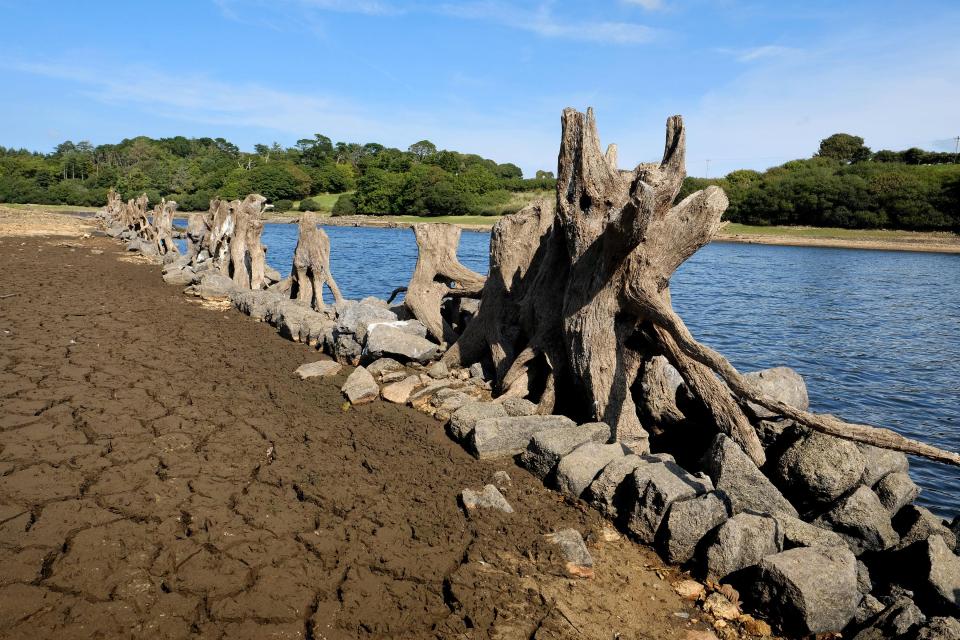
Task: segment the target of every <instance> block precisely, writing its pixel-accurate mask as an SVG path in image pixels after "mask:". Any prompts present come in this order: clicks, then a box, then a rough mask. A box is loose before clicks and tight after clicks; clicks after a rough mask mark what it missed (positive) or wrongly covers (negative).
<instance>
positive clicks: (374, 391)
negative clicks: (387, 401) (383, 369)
mask: <svg viewBox="0 0 960 640" xmlns="http://www.w3.org/2000/svg"><path fill="white" fill-rule="evenodd" d="M340 390H341V391H342V392H343V394H344V395H345V396H347V399H348V400H349V401H350V404H353V405H358V404H364V403H366V402H373V401H374V400H376V399H377V398H378V397H379V396H380V386H379V385H378V384H377V381H376V380H374V379H373V376H372V375H370V372H369V371H367V370H366V369H364V368H363V367H357V368H356V369H354V370H353V373H351V374H350V375H349V376H347V381H346V382H344V383H343V387H341V389H340Z"/></svg>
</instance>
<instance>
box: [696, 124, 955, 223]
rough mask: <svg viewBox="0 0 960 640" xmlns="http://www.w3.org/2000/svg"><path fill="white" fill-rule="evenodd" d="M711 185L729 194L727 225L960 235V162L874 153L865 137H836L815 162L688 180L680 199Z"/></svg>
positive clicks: (913, 153) (922, 154) (924, 154)
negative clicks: (887, 230)
mask: <svg viewBox="0 0 960 640" xmlns="http://www.w3.org/2000/svg"><path fill="white" fill-rule="evenodd" d="M710 184H715V185H718V186H721V187H723V189H724V190H725V191H726V192H727V196H728V197H729V199H730V206H729V208H728V209H727V212H726V213H725V214H724V219H726V220H730V221H732V222H740V223H743V224H752V225H805V226H814V227H844V228H850V229H877V228H886V229H908V230H918V231H948V230H952V231H955V232H958V233H960V164H958V162H957V156H956V155H955V154H952V153H936V152H929V151H923V150H922V149H907V150H906V151H887V150H883V151H877V152H873V151H871V150H870V148H869V147H867V146H865V145H864V143H863V138H860V137H859V136H853V135H849V134H845V133H838V134H834V135H832V136H830V137H829V138H825V139H824V140H822V141H821V142H820V148H819V151H818V152H817V153H816V155H814V157H812V158H808V159H803V160H793V161H791V162H787V163H786V164H783V165H781V166H779V167H774V168H771V169H767V170H766V171H764V172H762V173H761V172H758V171H751V170H739V171H733V172H731V173H729V174H727V175H726V176H725V177H723V178H719V179H713V180H708V179H703V178H687V179H686V181H685V182H684V188H683V190H682V191H681V193H680V196H679V197H680V198H683V197H685V196H686V195H688V194H690V193H692V192H694V191H696V190H698V189H702V188H704V187H705V186H707V185H710Z"/></svg>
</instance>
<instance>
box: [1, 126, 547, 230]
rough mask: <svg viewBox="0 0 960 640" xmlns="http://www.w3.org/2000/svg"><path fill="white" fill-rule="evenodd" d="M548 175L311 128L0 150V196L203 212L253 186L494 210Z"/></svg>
mask: <svg viewBox="0 0 960 640" xmlns="http://www.w3.org/2000/svg"><path fill="white" fill-rule="evenodd" d="M553 185H554V178H553V174H550V173H545V172H538V173H537V176H536V177H535V178H533V179H526V180H525V179H524V178H523V172H522V171H521V170H520V168H519V167H517V166H516V165H514V164H510V163H506V164H497V163H496V162H494V161H493V160H488V159H485V158H481V157H480V156H478V155H473V154H464V153H458V152H456V151H446V150H438V149H437V148H436V146H435V145H434V144H433V143H431V142H430V141H429V140H422V141H420V142H417V143H415V144H412V145H410V147H409V148H408V149H407V150H406V151H401V150H400V149H394V148H389V147H385V146H383V145H380V144H376V143H368V144H357V143H347V142H337V143H336V144H334V143H333V142H332V141H331V140H330V138H328V137H326V136H323V135H320V134H317V135H315V136H314V137H313V138H305V139H302V140H299V141H297V144H296V145H295V146H293V147H289V148H284V147H281V146H280V145H279V144H276V143H274V144H273V145H269V146H268V145H256V147H255V149H254V152H253V153H247V152H243V151H240V150H239V149H238V148H237V147H236V145H234V144H232V143H230V142H228V141H226V140H224V139H223V138H215V139H213V138H192V139H188V138H184V137H180V136H178V137H175V138H161V139H159V140H154V139H151V138H147V137H138V138H133V139H128V140H123V141H122V142H120V143H119V144H104V145H99V146H93V145H91V144H90V143H89V142H78V143H73V142H69V141H68V142H64V143H62V144H60V145H58V146H57V148H56V149H55V150H54V151H53V153H50V154H42V153H36V152H31V151H26V150H22V149H21V150H16V149H5V148H4V147H0V202H12V203H37V204H68V205H85V206H99V205H102V204H104V203H105V202H106V198H107V190H108V189H109V188H110V187H116V188H117V189H118V191H119V192H120V194H121V196H122V197H123V198H124V199H127V198H131V197H134V196H136V195H138V194H140V193H142V192H146V194H147V196H148V197H149V198H150V201H151V202H156V201H158V200H160V198H161V197H165V198H168V199H173V200H176V201H177V202H178V203H179V205H180V209H181V210H205V209H206V208H207V206H208V203H209V201H210V199H211V198H213V197H214V196H219V197H221V198H238V197H243V196H244V195H245V194H247V193H250V192H257V193H261V194H263V195H264V196H266V197H267V198H268V200H269V202H270V203H272V204H273V205H274V207H275V208H276V209H278V210H286V209H290V208H291V207H292V206H293V204H294V202H297V201H299V204H300V208H301V209H307V208H320V207H319V206H317V202H315V201H314V200H312V199H310V196H313V195H318V194H344V195H342V196H341V197H340V198H339V199H337V200H336V205H335V207H334V212H335V213H353V212H354V211H362V212H364V213H381V214H383V213H426V214H436V215H441V214H466V213H478V214H483V213H502V212H504V211H506V210H509V205H510V203H511V201H512V200H513V199H512V193H513V192H517V191H540V190H544V189H552V188H553Z"/></svg>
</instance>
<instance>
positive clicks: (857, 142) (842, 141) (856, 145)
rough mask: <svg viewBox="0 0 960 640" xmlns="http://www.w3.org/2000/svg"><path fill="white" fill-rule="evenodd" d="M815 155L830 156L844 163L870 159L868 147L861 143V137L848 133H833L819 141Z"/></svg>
mask: <svg viewBox="0 0 960 640" xmlns="http://www.w3.org/2000/svg"><path fill="white" fill-rule="evenodd" d="M817 156H819V157H821V158H832V159H834V160H839V161H840V162H844V163H846V164H851V163H853V162H862V161H863V160H868V159H870V148H869V147H867V146H865V145H864V144H863V138H861V137H860V136H852V135H850V134H849V133H835V134H833V135H832V136H830V137H829V138H824V139H823V140H821V141H820V150H819V151H817Z"/></svg>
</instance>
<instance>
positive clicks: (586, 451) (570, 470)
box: [556, 425, 626, 498]
mask: <svg viewBox="0 0 960 640" xmlns="http://www.w3.org/2000/svg"><path fill="white" fill-rule="evenodd" d="M603 426H604V427H606V425H603ZM625 453H626V451H625V450H624V448H623V446H622V445H621V444H619V443H614V444H598V443H596V442H586V443H584V444H581V445H580V446H578V447H577V448H576V449H574V450H573V451H571V452H570V453H568V454H567V455H565V456H563V457H562V458H561V459H560V462H559V463H557V472H556V484H557V488H558V489H559V490H560V491H562V492H563V493H566V494H567V495H569V496H573V497H574V498H579V497H580V496H581V495H582V494H583V492H584V491H586V490H587V487H589V486H590V483H591V482H593V479H594V478H596V477H597V474H599V473H600V471H601V470H602V469H603V468H604V467H605V466H607V464H609V463H610V461H611V460H615V459H616V458H622V457H623V456H624V454H625Z"/></svg>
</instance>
